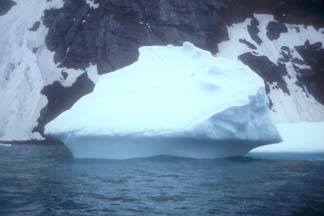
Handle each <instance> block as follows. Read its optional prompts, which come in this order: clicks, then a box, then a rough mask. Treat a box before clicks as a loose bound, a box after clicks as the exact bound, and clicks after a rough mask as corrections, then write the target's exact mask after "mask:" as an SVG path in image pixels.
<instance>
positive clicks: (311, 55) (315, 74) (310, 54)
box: [294, 41, 324, 104]
mask: <svg viewBox="0 0 324 216" xmlns="http://www.w3.org/2000/svg"><path fill="white" fill-rule="evenodd" d="M296 50H297V51H298V53H299V54H300V55H301V56H302V57H303V59H304V61H305V64H306V65H309V66H310V69H300V68H299V67H298V65H297V64H295V65H294V67H295V68H296V71H297V72H298V74H297V79H298V83H297V84H298V85H300V86H302V87H303V88H305V89H307V90H308V92H309V93H310V94H312V95H313V96H314V97H315V98H316V99H317V100H318V101H320V102H321V103H323V104H324V47H323V45H322V43H315V44H310V43H309V42H308V41H307V42H306V43H305V45H304V46H299V47H296Z"/></svg>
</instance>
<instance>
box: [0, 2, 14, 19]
mask: <svg viewBox="0 0 324 216" xmlns="http://www.w3.org/2000/svg"><path fill="white" fill-rule="evenodd" d="M15 4H16V3H15V2H14V1H12V0H0V16H2V15H5V14H6V13H7V12H8V11H9V10H10V9H11V8H12V7H13V6H14V5H15Z"/></svg>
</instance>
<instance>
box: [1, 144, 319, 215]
mask: <svg viewBox="0 0 324 216" xmlns="http://www.w3.org/2000/svg"><path fill="white" fill-rule="evenodd" d="M0 215H1V216H5V215H14V216H20V215H21V216H29V215H44V216H51V215H77V216H79V215H183V216H187V215H195V216H196V215H197V216H203V215H311V216H312V215H324V155H321V154H312V155H310V154H308V155H296V154H280V155H274V154H263V155H262V154H253V155H249V156H248V157H242V158H235V159H216V160H191V159H183V158H175V157H167V156H161V157H155V158H148V159H136V160H124V161H113V160H73V159H72V158H71V155H70V154H69V152H68V151H67V150H66V149H65V148H64V147H63V146H37V145H16V146H12V147H3V146H0Z"/></svg>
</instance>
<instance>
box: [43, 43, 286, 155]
mask: <svg viewBox="0 0 324 216" xmlns="http://www.w3.org/2000/svg"><path fill="white" fill-rule="evenodd" d="M268 109H269V108H268V104H267V96H266V94H265V88H264V83H263V80H262V79H261V78H260V77H259V76H258V75H257V74H255V73H254V72H253V71H251V70H250V69H249V68H248V67H247V66H245V65H243V64H242V63H240V62H239V61H229V60H227V59H224V58H215V57H213V56H212V55H211V53H209V52H206V51H204V50H201V49H198V48H196V47H195V46H193V45H192V44H190V43H184V45H183V46H182V47H174V46H167V47H158V46H156V47H142V48H140V57H139V60H138V61H137V62H136V63H134V64H132V65H130V66H128V67H125V68H123V69H120V70H118V71H116V72H114V73H111V74H107V75H102V76H101V77H100V78H99V79H98V82H97V84H96V87H95V89H94V91H93V92H92V93H91V94H89V95H86V96H84V97H83V98H81V99H80V100H79V101H78V102H77V103H76V104H74V105H73V107H72V108H71V109H70V110H68V111H66V112H64V113H62V114H61V115H60V116H59V117H57V118H56V119H55V120H53V121H52V122H50V123H49V124H48V125H47V126H46V130H45V132H46V133H47V134H50V135H54V136H56V137H58V138H60V139H62V141H64V142H65V143H66V144H67V145H68V146H69V145H70V144H71V143H82V142H83V141H84V140H86V139H87V138H88V137H92V139H93V140H97V139H98V137H99V138H100V139H102V141H101V142H106V143H105V144H106V145H107V148H108V149H109V148H110V147H109V146H110V144H109V142H108V141H105V140H110V139H112V138H114V137H136V138H143V137H154V138H155V137H168V138H186V139H195V140H196V139H197V140H207V141H214V142H215V145H216V144H217V142H225V141H233V143H237V142H239V141H241V142H242V143H238V144H237V145H238V148H237V149H241V150H242V148H244V147H240V145H245V143H244V141H246V142H250V143H249V144H246V145H247V146H246V147H245V149H246V151H245V153H246V152H247V151H248V150H250V149H251V148H253V147H252V146H251V144H252V145H253V146H258V145H263V144H268V143H274V142H278V141H280V136H279V134H278V133H277V130H276V128H275V127H274V125H273V124H272V123H271V121H270V119H269V118H268V113H269V112H268V111H269V110H268ZM102 137H105V138H102ZM94 143H96V142H95V141H94ZM80 145H81V144H80ZM88 145H89V148H93V149H96V148H97V146H96V144H93V143H88ZM120 145H121V149H122V148H123V147H122V145H123V144H120ZM138 145H141V143H138ZM152 145H153V146H154V144H153V143H152ZM175 145H176V144H175ZM196 145H197V147H196V148H197V151H199V148H200V146H202V145H203V144H201V143H199V142H198V143H197V144H196ZM224 146H225V147H223V148H224V149H225V148H226V147H227V146H226V144H224ZM102 148H103V146H101V147H100V148H98V149H97V150H98V151H101V149H102ZM175 148H176V147H175ZM92 151H94V150H92ZM128 151H130V150H128ZM107 152H109V151H107ZM163 153H164V152H160V153H158V152H155V153H154V154H163ZM215 154H217V152H215ZM232 154H241V152H240V153H238V152H237V151H235V150H233V152H232ZM109 155H110V154H109ZM143 156H152V155H143ZM182 156H183V155H182Z"/></svg>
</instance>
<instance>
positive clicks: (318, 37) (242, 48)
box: [217, 14, 324, 122]
mask: <svg viewBox="0 0 324 216" xmlns="http://www.w3.org/2000/svg"><path fill="white" fill-rule="evenodd" d="M251 28H255V30H254V33H251V31H252V30H250V29H251ZM252 32H253V31H252ZM228 33H229V40H228V41H224V42H222V43H220V44H219V52H218V54H217V56H222V57H226V58H229V59H233V60H237V59H240V60H242V61H243V62H244V63H246V64H247V65H249V66H250V67H251V68H252V69H254V70H255V71H256V72H257V73H259V74H260V75H261V76H262V77H263V78H264V80H265V82H266V84H267V88H268V95H269V98H270V100H271V101H272V110H273V118H274V119H275V120H276V121H277V122H296V121H324V105H323V104H322V103H321V102H320V101H319V100H317V98H315V97H314V95H315V96H316V95H318V94H323V92H322V91H323V90H322V89H320V90H317V91H320V92H311V91H312V90H314V88H315V91H316V88H317V87H316V85H315V87H311V88H308V87H307V86H305V84H304V83H303V78H304V77H307V76H313V73H314V72H312V71H310V69H311V66H310V65H308V64H307V62H306V59H305V58H304V57H303V56H302V55H301V53H300V52H299V50H298V47H300V46H304V45H305V44H306V46H307V44H308V46H310V45H311V44H317V46H318V48H317V49H318V50H319V49H321V48H324V47H323V44H324V28H320V29H315V28H314V27H313V26H305V25H293V24H284V23H281V22H278V21H277V20H275V19H274V17H273V15H268V14H254V17H253V19H252V18H248V19H246V20H245V21H244V22H242V23H235V24H233V25H231V26H229V27H228ZM234 47H235V48H234ZM323 57H324V56H323ZM262 58H264V59H265V61H259V60H258V59H262ZM313 61H316V59H314V60H313ZM258 62H260V64H258ZM262 63H263V65H262ZM269 65H270V66H269ZM315 72H317V73H322V72H323V71H322V72H321V71H315ZM309 79H310V77H309ZM315 79H316V78H315ZM310 85H313V84H310Z"/></svg>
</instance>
